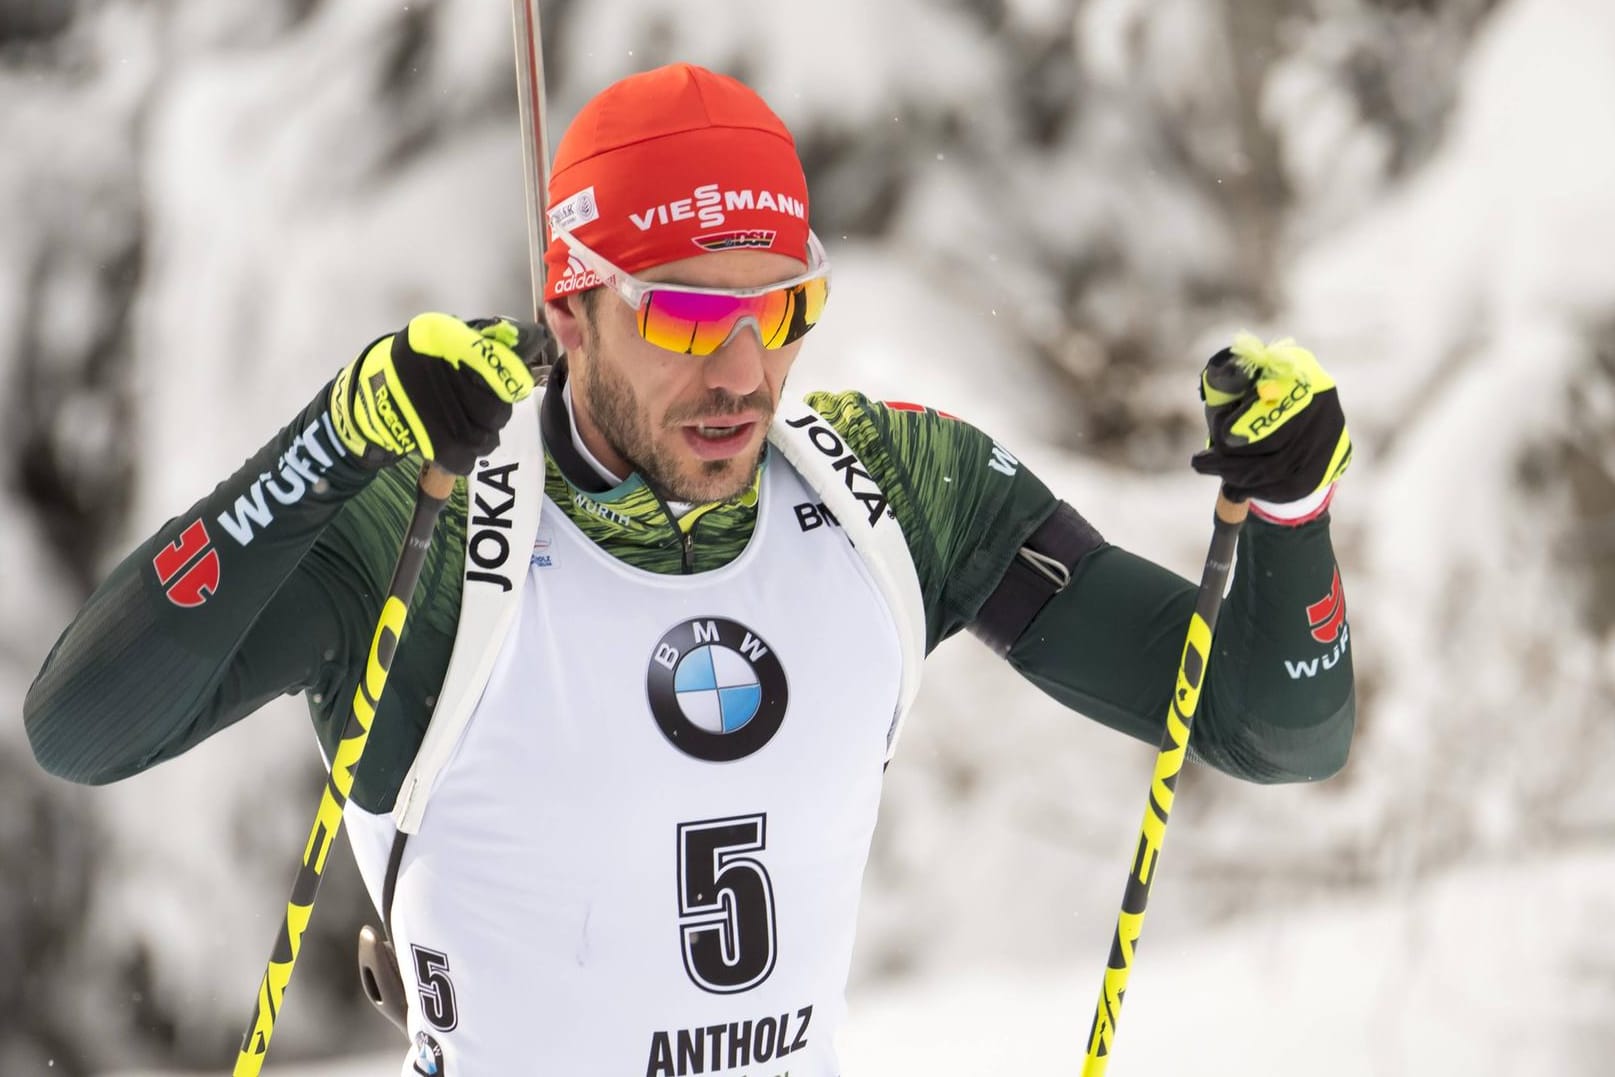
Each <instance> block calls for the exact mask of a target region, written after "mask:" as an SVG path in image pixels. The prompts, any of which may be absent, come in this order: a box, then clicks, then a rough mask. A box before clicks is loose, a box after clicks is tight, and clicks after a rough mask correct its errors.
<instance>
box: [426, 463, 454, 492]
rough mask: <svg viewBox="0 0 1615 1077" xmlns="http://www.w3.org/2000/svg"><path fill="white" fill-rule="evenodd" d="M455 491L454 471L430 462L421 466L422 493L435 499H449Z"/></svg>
mask: <svg viewBox="0 0 1615 1077" xmlns="http://www.w3.org/2000/svg"><path fill="white" fill-rule="evenodd" d="M453 492H454V472H452V471H450V470H448V469H447V468H444V467H440V466H439V465H437V464H436V463H428V464H427V465H426V466H425V467H423V468H421V493H423V494H425V495H426V496H427V497H429V498H432V499H433V500H434V501H447V500H448V499H449V495H450V494H452V493H453Z"/></svg>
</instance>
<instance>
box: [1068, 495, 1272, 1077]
mask: <svg viewBox="0 0 1615 1077" xmlns="http://www.w3.org/2000/svg"><path fill="white" fill-rule="evenodd" d="M1247 509H1248V506H1247V505H1246V503H1245V502H1243V501H1232V500H1230V499H1229V498H1228V496H1227V495H1226V494H1225V493H1221V492H1219V493H1218V495H1217V513H1216V515H1217V519H1216V524H1215V526H1214V527H1213V529H1212V533H1211V548H1210V549H1209V550H1207V551H1206V566H1205V570H1204V571H1203V573H1202V574H1201V576H1200V591H1199V593H1198V594H1197V595H1196V596H1195V603H1194V613H1193V614H1192V615H1191V616H1190V618H1189V634H1188V638H1187V639H1185V640H1184V643H1183V658H1182V659H1181V660H1180V661H1179V663H1178V676H1177V684H1176V687H1175V688H1174V690H1173V692H1172V702H1171V704H1170V705H1169V706H1168V707H1167V712H1166V733H1165V734H1164V735H1163V736H1162V738H1161V751H1160V754H1159V755H1157V756H1156V757H1155V776H1154V777H1153V778H1152V779H1151V781H1150V795H1149V800H1148V802H1147V803H1146V805H1145V807H1144V823H1143V825H1142V826H1141V827H1140V828H1139V832H1138V849H1137V851H1136V852H1135V853H1134V854H1133V864H1132V867H1131V869H1130V870H1129V871H1128V873H1127V888H1126V889H1125V890H1124V891H1123V892H1122V907H1121V913H1120V914H1119V915H1118V916H1117V918H1116V934H1115V936H1114V937H1113V938H1112V939H1111V943H1110V960H1109V961H1108V962H1107V963H1106V967H1105V976H1104V981H1103V983H1102V984H1101V986H1100V989H1099V1002H1098V1005H1096V1006H1095V1007H1094V1014H1093V1026H1092V1027H1091V1028H1090V1029H1089V1031H1088V1053H1087V1056H1086V1057H1085V1058H1084V1059H1083V1063H1082V1077H1103V1075H1104V1072H1105V1068H1106V1067H1107V1066H1108V1065H1109V1064H1110V1052H1111V1047H1112V1045H1113V1043H1114V1041H1115V1037H1116V1021H1117V1019H1118V1018H1119V1017H1120V1016H1121V1008H1122V995H1123V994H1124V993H1125V992H1126V991H1127V978H1128V976H1129V975H1130V974H1131V973H1132V971H1133V954H1134V953H1135V952H1136V951H1137V949H1138V937H1139V935H1140V934H1141V933H1142V932H1143V930H1144V907H1145V905H1147V904H1148V903H1149V899H1150V885H1151V884H1152V883H1153V882H1154V881H1155V869H1156V867H1157V866H1158V864H1159V861H1160V856H1161V846H1162V845H1163V844H1164V843H1165V841H1166V822H1167V819H1168V817H1169V816H1170V815H1171V812H1172V798H1173V795H1174V791H1175V790H1176V788H1177V784H1178V774H1179V773H1180V772H1181V771H1182V770H1183V760H1184V756H1185V755H1186V754H1187V753H1188V747H1189V729H1190V727H1191V726H1192V725H1193V724H1194V713H1195V709H1196V707H1197V706H1198V705H1199V703H1200V688H1201V685H1202V684H1203V683H1204V680H1205V675H1206V666H1207V664H1208V663H1209V662H1210V661H1211V634H1212V631H1213V630H1214V629H1215V628H1216V626H1217V611H1218V610H1219V609H1221V608H1222V593H1223V590H1224V588H1225V587H1226V586H1227V584H1228V573H1229V571H1230V570H1231V569H1232V568H1233V562H1234V546H1235V544H1236V542H1237V541H1238V539H1239V529H1240V525H1241V524H1243V523H1244V522H1245V513H1246V510H1247Z"/></svg>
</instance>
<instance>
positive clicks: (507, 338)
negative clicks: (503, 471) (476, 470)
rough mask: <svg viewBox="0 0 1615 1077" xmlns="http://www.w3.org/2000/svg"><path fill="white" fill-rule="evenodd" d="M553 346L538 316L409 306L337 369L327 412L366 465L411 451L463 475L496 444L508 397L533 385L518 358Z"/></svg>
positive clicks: (524, 360)
mask: <svg viewBox="0 0 1615 1077" xmlns="http://www.w3.org/2000/svg"><path fill="white" fill-rule="evenodd" d="M553 353H554V346H553V343H552V338H551V336H550V333H549V330H548V329H546V328H544V327H543V326H538V325H529V324H525V323H521V322H515V321H511V320H510V319H508V318H492V319H479V320H477V321H473V322H463V321H461V320H460V319H458V318H455V317H452V316H451V315H448V314H421V315H417V316H416V317H414V318H412V319H411V320H410V323H409V325H408V326H407V327H405V328H404V329H403V330H402V331H401V332H398V333H393V334H389V335H388V336H385V337H382V338H381V339H380V340H378V341H376V342H375V343H373V344H371V345H370V346H369V347H368V348H366V349H365V350H364V352H363V353H361V354H360V356H359V358H358V359H356V360H354V362H353V363H352V364H351V365H350V366H348V367H347V368H345V369H344V370H343V371H342V372H341V373H340V374H338V375H337V377H336V380H335V381H334V382H332V384H331V421H332V423H333V425H335V427H336V432H337V435H338V436H339V437H341V438H342V441H343V444H345V445H346V446H347V447H348V449H349V450H351V451H352V452H353V453H354V455H356V456H357V457H359V459H360V460H361V461H362V462H363V463H364V464H365V465H366V466H368V467H380V466H382V465H383V464H386V463H390V462H391V461H393V460H396V459H398V458H399V457H401V456H405V455H407V454H409V453H412V452H419V453H420V454H421V456H423V457H424V458H425V459H427V460H431V461H434V462H436V463H437V464H438V465H439V466H440V467H443V468H445V469H447V470H449V471H452V472H454V473H455V474H456V475H466V474H469V473H470V471H471V468H472V466H473V465H474V464H475V463H476V461H477V458H478V457H479V456H485V455H487V454H488V453H489V452H492V451H493V448H494V446H496V445H498V444H499V431H500V429H501V428H503V427H504V425H505V423H507V422H509V421H510V415H511V405H512V404H515V403H516V402H517V401H519V400H522V399H523V398H525V397H526V396H527V394H528V393H531V392H532V391H533V375H532V373H531V372H530V371H529V370H528V364H529V363H532V362H534V361H535V360H538V359H541V358H544V357H546V356H551V357H552V356H553Z"/></svg>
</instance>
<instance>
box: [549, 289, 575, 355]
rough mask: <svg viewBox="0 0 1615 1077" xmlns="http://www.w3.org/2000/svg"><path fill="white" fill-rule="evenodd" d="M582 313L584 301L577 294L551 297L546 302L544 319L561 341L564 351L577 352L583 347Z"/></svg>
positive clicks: (556, 337)
mask: <svg viewBox="0 0 1615 1077" xmlns="http://www.w3.org/2000/svg"><path fill="white" fill-rule="evenodd" d="M574 304H576V305H574ZM582 314H583V303H582V301H581V300H579V299H578V297H577V296H567V297H566V298H565V299H562V300H556V299H551V300H549V301H547V302H546V303H545V304H544V321H545V322H547V323H548V324H549V327H550V332H551V333H554V334H555V339H556V340H557V341H559V342H560V344H561V350H562V351H566V352H575V351H577V350H578V349H579V348H581V347H583V318H582Z"/></svg>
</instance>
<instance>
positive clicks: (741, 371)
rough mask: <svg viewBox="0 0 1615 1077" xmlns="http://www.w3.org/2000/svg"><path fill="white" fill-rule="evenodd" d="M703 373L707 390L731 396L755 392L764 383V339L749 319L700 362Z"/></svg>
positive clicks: (741, 395) (748, 394) (742, 395)
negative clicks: (715, 390) (722, 392)
mask: <svg viewBox="0 0 1615 1077" xmlns="http://www.w3.org/2000/svg"><path fill="white" fill-rule="evenodd" d="M701 369H702V373H703V375H704V376H705V379H706V385H707V388H709V389H721V390H723V391H724V392H726V393H730V394H731V395H734V396H739V397H744V396H750V395H751V394H752V393H755V392H756V391H757V390H758V389H759V388H761V387H762V384H763V340H762V337H761V336H759V335H758V332H757V325H756V323H755V322H754V321H752V320H751V319H750V318H747V319H746V320H745V321H743V322H741V323H740V324H739V325H737V326H735V328H734V331H733V332H731V333H730V334H729V339H728V340H726V341H724V342H723V345H722V346H721V347H720V348H719V349H718V350H717V351H715V352H713V353H712V354H711V355H709V356H707V357H706V358H705V359H703V360H702V368H701Z"/></svg>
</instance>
